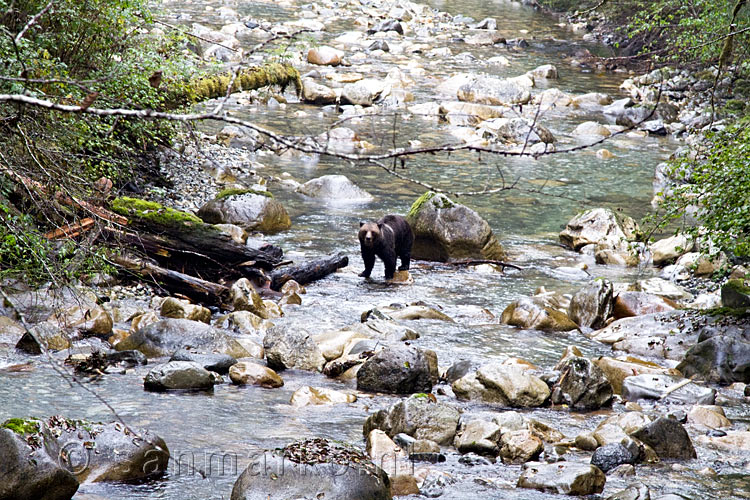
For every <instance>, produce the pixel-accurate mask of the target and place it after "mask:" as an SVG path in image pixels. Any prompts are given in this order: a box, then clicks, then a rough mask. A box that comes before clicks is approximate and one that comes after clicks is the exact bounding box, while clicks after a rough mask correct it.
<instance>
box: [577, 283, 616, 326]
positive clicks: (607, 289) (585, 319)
mask: <svg viewBox="0 0 750 500" xmlns="http://www.w3.org/2000/svg"><path fill="white" fill-rule="evenodd" d="M613 294H614V287H613V286H612V282H611V281H609V280H606V279H597V280H594V281H592V282H591V283H589V284H587V285H586V286H584V287H583V288H582V289H580V290H579V291H578V292H576V293H575V295H573V298H572V299H570V307H568V317H569V318H570V319H571V320H573V321H574V322H576V323H577V324H578V326H580V327H582V328H593V329H598V328H602V327H603V326H604V325H605V323H606V321H607V319H609V316H610V315H611V314H612V307H613V302H614V300H613Z"/></svg>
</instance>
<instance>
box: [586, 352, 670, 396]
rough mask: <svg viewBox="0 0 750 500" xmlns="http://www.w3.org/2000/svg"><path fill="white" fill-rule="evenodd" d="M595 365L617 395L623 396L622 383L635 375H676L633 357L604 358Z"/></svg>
mask: <svg viewBox="0 0 750 500" xmlns="http://www.w3.org/2000/svg"><path fill="white" fill-rule="evenodd" d="M594 364H596V366H598V367H599V368H600V369H601V370H602V371H603V372H604V375H605V376H606V377H607V380H609V382H610V384H612V391H613V392H614V393H615V394H622V382H623V380H625V379H626V378H627V377H630V376H633V375H653V374H658V375H674V374H675V373H673V372H674V370H668V369H667V368H663V367H661V366H659V365H657V364H656V363H652V362H651V361H644V360H641V359H638V358H634V357H632V356H627V357H622V358H617V359H615V358H611V357H607V356H603V357H601V358H598V359H595V360H594Z"/></svg>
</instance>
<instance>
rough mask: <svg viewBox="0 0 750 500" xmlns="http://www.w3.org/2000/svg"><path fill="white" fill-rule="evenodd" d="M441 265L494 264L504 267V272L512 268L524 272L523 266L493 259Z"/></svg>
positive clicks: (460, 261)
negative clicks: (507, 268)
mask: <svg viewBox="0 0 750 500" xmlns="http://www.w3.org/2000/svg"><path fill="white" fill-rule="evenodd" d="M440 264H444V265H449V266H457V267H460V266H476V265H479V264H493V265H496V266H502V268H503V270H505V268H506V267H510V268H511V269H518V270H519V271H523V268H522V267H521V266H517V265H515V264H509V263H508V262H503V261H502V260H492V259H466V260H456V261H452V262H441V263H440Z"/></svg>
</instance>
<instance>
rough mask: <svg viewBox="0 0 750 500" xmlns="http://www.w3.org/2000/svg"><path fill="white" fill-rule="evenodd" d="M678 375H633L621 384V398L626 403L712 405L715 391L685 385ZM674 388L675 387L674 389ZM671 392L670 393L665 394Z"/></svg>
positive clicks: (688, 384) (684, 380) (691, 384)
mask: <svg viewBox="0 0 750 500" xmlns="http://www.w3.org/2000/svg"><path fill="white" fill-rule="evenodd" d="M686 380H687V379H684V378H682V377H680V376H679V375H659V374H655V375H634V376H630V377H627V378H625V379H624V380H623V382H622V397H623V398H624V399H626V400H628V401H638V400H639V399H664V400H665V401H671V402H674V403H682V404H709V405H710V404H713V403H714V400H715V399H716V390H715V389H710V388H707V387H701V386H699V385H697V384H694V383H692V382H691V383H687V384H685V385H680V386H679V387H678V384H683V383H684V382H686ZM675 387H677V388H676V389H675ZM667 391H671V392H667Z"/></svg>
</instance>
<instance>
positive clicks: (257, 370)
mask: <svg viewBox="0 0 750 500" xmlns="http://www.w3.org/2000/svg"><path fill="white" fill-rule="evenodd" d="M229 378H230V380H231V381H232V383H233V384H236V385H259V386H261V387H266V388H269V389H272V388H276V387H282V386H283V385H284V381H283V380H282V379H281V377H280V376H279V375H278V374H277V373H276V372H275V371H273V370H272V369H270V368H268V367H267V366H263V365H261V364H260V363H254V362H251V361H240V362H239V363H237V364H235V365H233V366H232V367H231V368H229Z"/></svg>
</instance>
